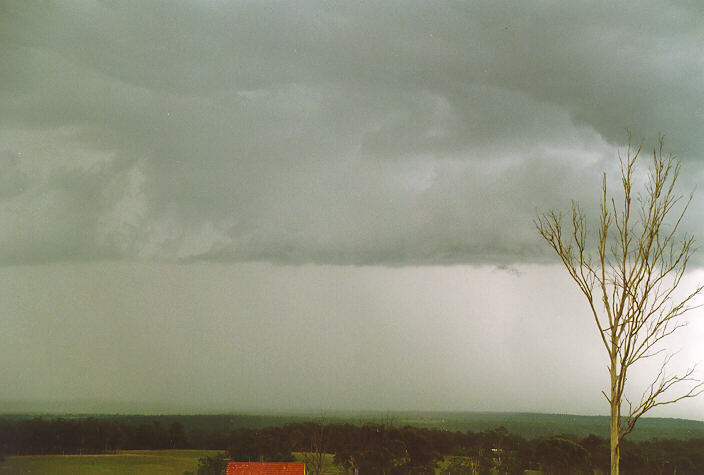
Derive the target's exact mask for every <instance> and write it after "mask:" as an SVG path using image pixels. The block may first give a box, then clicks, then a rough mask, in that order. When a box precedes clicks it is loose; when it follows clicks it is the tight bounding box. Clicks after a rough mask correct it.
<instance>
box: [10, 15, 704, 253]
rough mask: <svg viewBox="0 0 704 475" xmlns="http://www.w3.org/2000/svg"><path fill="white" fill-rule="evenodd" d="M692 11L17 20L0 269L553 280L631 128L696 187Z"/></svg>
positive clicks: (701, 65) (698, 34) (702, 99)
mask: <svg viewBox="0 0 704 475" xmlns="http://www.w3.org/2000/svg"><path fill="white" fill-rule="evenodd" d="M696 8H697V7H696V5H694V4H691V5H688V4H686V3H678V4H675V5H669V6H668V5H662V4H660V3H659V2H651V3H649V4H644V5H640V6H639V7H638V8H635V7H634V8H633V9H629V8H624V7H619V6H614V5H612V4H610V3H606V2H604V3H597V4H591V5H584V6H579V5H565V4H562V3H557V2H556V3H550V2H548V3H541V4H539V5H518V6H517V5H515V4H513V3H511V4H509V3H498V4H497V3H492V4H475V5H468V4H465V3H460V2H448V3H445V4H443V5H433V6H432V7H431V6H430V5H427V4H425V3H423V2H408V3H403V4H398V5H369V4H359V5H352V4H349V3H347V2H339V3H336V2H325V3H322V4H317V3H313V2H310V3H303V4H301V3H297V4H286V5H281V4H276V5H275V4H272V3H266V2H257V3H240V4H228V3H225V4H198V3H193V2H165V3H162V2H124V3H122V2H121V3H117V4H114V3H103V2H93V3H72V2H66V3H62V2H56V3H54V2H48V3H46V4H41V3H36V4H35V3H33V4H31V5H24V4H14V5H13V4H10V5H9V6H8V5H6V6H5V7H4V9H5V11H4V12H3V15H2V17H3V19H2V20H0V37H1V38H3V42H2V47H0V57H1V58H2V60H3V64H4V65H5V67H4V69H3V72H2V75H3V81H1V84H0V127H2V128H5V129H7V130H15V129H22V130H31V131H35V132H38V137H39V138H38V140H39V141H45V143H46V145H45V146H37V147H34V148H33V149H32V151H31V153H28V152H27V151H26V150H25V151H24V153H23V154H22V155H21V158H14V159H12V160H11V161H8V162H7V163H4V164H3V165H2V166H4V167H5V168H7V169H8V170H15V171H8V172H7V173H6V174H5V175H4V177H3V179H2V181H0V185H2V190H0V199H1V200H2V203H1V204H2V208H1V209H2V210H3V211H2V215H0V219H2V221H1V224H2V227H3V228H4V229H9V230H10V231H6V232H4V233H3V234H2V237H1V238H0V241H1V243H2V244H3V246H2V248H3V252H2V254H1V255H0V260H1V261H2V262H4V263H15V262H34V261H39V262H41V261H52V260H72V259H93V258H98V257H104V256H111V257H116V258H136V257H138V258H158V259H167V260H178V259H185V260H197V259H216V260H217V259H231V260H272V261H279V262H319V263H338V264H369V263H377V262H380V263H385V264H389V265H393V264H409V263H439V262H442V263H455V262H492V263H498V264H510V263H515V262H529V261H536V260H542V259H543V258H544V256H545V254H544V252H545V251H544V249H543V248H542V247H541V246H540V245H539V244H538V243H537V241H536V237H535V233H534V230H533V227H532V223H531V221H532V218H533V216H534V214H535V211H536V209H544V208H551V207H555V206H561V205H563V204H566V203H568V202H569V199H571V198H580V199H584V200H586V201H587V203H590V202H592V201H593V196H592V193H590V191H592V190H591V188H590V186H591V185H589V183H592V182H593V181H597V182H598V175H599V172H600V170H602V169H604V168H606V169H608V170H611V169H612V166H613V159H614V157H615V152H616V147H617V146H620V145H623V140H624V138H625V133H624V129H625V128H626V127H629V128H631V130H632V131H633V133H634V134H635V135H636V136H646V137H648V138H653V137H655V136H656V135H657V133H660V132H665V133H667V137H668V138H667V140H668V142H667V145H668V146H669V147H671V149H672V150H674V151H675V152H676V153H678V155H680V156H681V157H682V158H683V159H684V160H685V165H686V166H687V167H689V169H690V170H692V171H693V170H698V167H699V162H700V161H701V160H702V159H704V142H702V140H703V139H702V136H701V133H700V130H699V128H700V127H699V125H698V121H697V120H696V118H697V117H698V116H699V115H701V111H702V110H704V95H703V94H702V93H701V86H700V83H701V77H702V73H703V72H704V59H702V55H701V53H700V52H699V51H698V50H697V45H699V44H701V43H702V40H703V39H704V38H702V36H703V35H704V32H703V31H702V29H701V27H700V26H699V24H698V22H697V21H695V18H696V12H695V10H696ZM57 130H66V131H68V132H66V133H64V134H63V135H61V138H60V139H57V138H56V137H57V135H56V131H57ZM47 137H51V138H47ZM6 147H7V148H6ZM69 151H70V153H69ZM18 152H23V150H20V149H17V146H16V145H13V146H12V148H10V145H6V146H5V147H2V148H1V149H0V153H3V154H4V155H5V156H15V155H12V154H16V153H18ZM74 152H75V153H74ZM71 154H74V155H75V157H74V158H71V157H70V156H69V155H71ZM53 156H59V157H61V158H60V159H58V160H56V161H53V160H52V157H53ZM92 156H100V157H102V158H101V160H100V161H96V163H94V164H93V165H92V166H90V167H88V168H87V169H86V167H85V166H84V165H81V166H77V165H76V164H77V163H79V162H80V163H81V164H85V163H91V158H90V157H92ZM33 162H35V163H41V164H44V165H42V167H41V168H42V169H43V171H42V173H43V174H45V175H47V176H45V177H39V176H37V175H36V173H34V174H32V173H29V174H28V173H27V172H23V173H24V174H22V173H20V172H19V171H17V170H22V169H26V170H37V169H38V168H39V167H38V166H36V165H33ZM55 168H56V169H57V170H58V171H57V170H54V169H55ZM59 220H61V221H59Z"/></svg>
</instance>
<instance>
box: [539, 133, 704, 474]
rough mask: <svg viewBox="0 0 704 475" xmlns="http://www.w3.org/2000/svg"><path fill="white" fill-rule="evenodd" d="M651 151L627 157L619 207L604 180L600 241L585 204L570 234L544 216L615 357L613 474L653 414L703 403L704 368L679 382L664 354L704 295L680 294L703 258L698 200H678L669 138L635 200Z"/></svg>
mask: <svg viewBox="0 0 704 475" xmlns="http://www.w3.org/2000/svg"><path fill="white" fill-rule="evenodd" d="M641 147H642V143H641V144H640V145H638V146H637V147H634V146H632V145H631V137H630V134H629V136H628V148H627V155H626V157H625V158H624V157H622V156H621V155H620V154H619V160H620V164H621V184H622V187H623V197H622V198H619V200H618V201H617V200H616V198H614V197H612V196H610V195H609V194H608V193H607V188H606V174H605V173H604V175H603V182H602V197H601V212H600V214H599V221H598V223H597V226H596V229H595V234H594V235H592V234H591V233H590V229H589V227H588V225H587V218H586V216H585V213H584V212H583V210H582V208H581V207H580V206H579V204H577V203H576V202H572V211H571V213H570V218H571V219H570V223H569V224H568V225H564V224H563V222H562V214H561V213H560V212H559V211H549V212H547V213H545V214H542V215H540V216H539V217H538V218H537V220H536V222H535V225H536V227H537V229H538V232H539V233H540V235H541V236H542V237H543V239H545V240H546V241H547V242H548V243H549V244H550V246H552V248H553V249H554V251H555V252H556V253H557V255H558V256H559V258H560V259H561V260H562V263H563V264H564V265H565V267H566V268H567V271H568V272H569V274H570V276H571V277H572V279H573V280H574V281H575V282H576V284H577V286H578V287H579V289H580V291H581V292H582V293H583V294H584V296H585V297H586V299H587V303H588V305H589V309H590V311H591V313H592V315H593V317H594V322H595V323H596V326H597V328H598V330H599V336H600V337H601V341H602V343H603V344H604V348H605V349H606V352H607V354H608V358H609V366H608V368H609V394H606V392H602V393H603V394H604V396H605V397H606V399H607V401H608V402H609V406H610V438H611V443H610V451H611V473H612V474H617V473H618V471H619V457H620V444H621V442H622V441H623V438H624V437H625V436H626V435H627V434H629V433H630V432H631V431H632V430H633V427H634V425H635V423H636V421H638V419H639V418H640V417H641V416H642V415H643V414H645V413H646V412H647V411H649V410H650V409H652V408H654V407H656V406H660V405H664V404H671V403H674V402H677V401H680V400H682V399H685V398H690V397H694V396H696V395H698V394H700V393H701V392H702V384H704V383H703V382H701V381H699V380H697V379H695V378H694V367H692V368H690V369H689V370H687V371H685V372H684V373H683V374H675V375H672V374H670V373H669V372H668V371H667V369H668V366H669V363H670V361H671V358H672V354H671V353H664V348H663V347H662V346H661V345H660V344H661V343H662V341H663V339H664V338H666V337H668V336H669V335H672V334H673V333H674V332H675V331H677V330H678V329H679V328H681V327H682V326H683V325H684V324H685V322H683V321H682V319H681V318H680V317H681V316H682V315H683V314H684V313H686V312H687V311H688V310H691V309H692V308H693V307H692V302H693V299H694V298H695V297H696V296H697V295H698V294H699V293H700V292H701V291H702V289H703V288H704V287H703V286H698V287H696V288H695V289H694V290H692V291H691V292H690V293H689V294H687V295H684V296H678V295H676V292H675V291H676V289H677V287H678V286H679V284H680V282H681V280H682V277H683V276H684V274H685V270H686V268H687V264H688V263H689V259H690V257H691V256H692V253H693V252H694V247H693V244H694V239H693V237H692V236H686V235H685V236H681V235H680V233H679V232H678V227H679V225H680V222H681V221H682V218H683V216H684V214H685V212H686V210H687V206H688V205H689V203H690V202H691V199H692V197H691V195H690V197H689V200H685V201H683V200H682V196H680V195H677V194H676V192H675V182H676V181H677V177H678V175H679V170H680V165H679V161H678V160H676V159H675V157H674V156H673V155H671V154H670V155H663V140H662V138H660V140H659V141H658V146H657V147H656V148H655V149H654V150H653V160H652V164H651V166H650V169H649V175H648V182H647V184H646V186H645V188H644V190H643V192H642V193H640V194H636V195H635V196H634V195H633V192H632V187H633V184H634V178H633V173H634V168H635V164H636V160H637V158H638V156H639V155H640V152H641ZM667 219H671V220H670V221H669V222H668V221H667ZM657 355H663V360H662V364H661V365H660V367H659V370H658V371H656V372H655V374H654V377H653V378H652V380H651V384H650V385H649V386H648V387H647V388H646V389H645V391H643V393H642V396H641V397H640V399H639V400H637V401H635V402H632V401H631V400H629V399H628V398H627V397H626V395H625V387H626V381H627V374H628V371H629V370H630V369H631V368H632V367H633V365H635V364H636V363H637V362H639V361H642V360H645V359H648V358H652V357H654V356H657ZM624 399H625V402H626V404H627V405H628V407H627V408H626V407H625V405H624V404H623V402H624ZM622 410H624V413H623V414H622Z"/></svg>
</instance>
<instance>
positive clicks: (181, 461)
mask: <svg viewBox="0 0 704 475" xmlns="http://www.w3.org/2000/svg"><path fill="white" fill-rule="evenodd" d="M218 452H219V451H217V450H128V451H120V452H118V453H117V454H107V455H25V456H20V457H6V459H5V461H4V462H0V474H2V475H5V474H15V473H18V474H25V473H32V474H55V475H83V474H86V475H88V474H101V475H102V474H106V475H112V474H115V475H117V474H125V473H129V474H134V475H147V474H167V473H168V474H178V475H181V474H183V472H185V471H190V472H195V470H196V467H197V466H198V459H199V458H201V457H205V456H206V455H211V456H212V455H215V454H217V453H218Z"/></svg>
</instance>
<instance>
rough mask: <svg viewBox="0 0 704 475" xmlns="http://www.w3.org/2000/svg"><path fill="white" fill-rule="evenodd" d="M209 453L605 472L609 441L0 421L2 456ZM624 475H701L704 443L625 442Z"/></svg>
mask: <svg viewBox="0 0 704 475" xmlns="http://www.w3.org/2000/svg"><path fill="white" fill-rule="evenodd" d="M186 448H192V449H214V450H223V451H226V452H227V455H228V457H229V458H230V459H231V460H237V461H286V460H292V459H293V454H292V453H293V452H306V453H308V455H307V457H308V458H309V472H310V473H315V472H314V470H311V468H312V469H314V465H315V463H316V460H318V461H320V460H323V458H322V457H320V458H318V459H316V457H315V454H316V453H329V454H334V461H335V463H336V464H337V465H338V466H340V467H343V468H346V469H348V470H349V471H350V473H352V472H353V471H354V469H357V470H358V473H360V474H361V475H365V474H382V473H386V474H426V473H427V474H430V473H434V472H433V469H434V467H436V466H437V464H438V463H439V462H440V461H441V460H444V462H443V463H444V465H443V466H445V467H447V470H448V473H452V474H463V473H489V472H490V471H492V470H493V471H494V473H496V472H498V473H522V472H523V470H526V469H534V470H542V471H544V472H546V473H592V472H593V470H594V469H599V470H603V471H604V472H607V471H608V468H609V451H608V441H607V440H606V439H604V438H601V437H598V436H595V435H590V436H588V437H584V438H579V437H577V436H572V435H561V436H551V437H540V438H535V439H530V440H528V439H525V438H523V437H521V436H519V435H516V434H512V433H510V432H509V431H508V430H506V429H505V428H503V427H499V428H495V429H490V430H484V431H481V432H477V433H474V432H471V431H467V432H460V431H449V430H440V429H429V428H418V427H412V426H404V427H396V426H394V424H393V423H392V421H391V420H387V421H384V422H381V423H372V422H367V423H362V424H349V423H333V424H321V423H316V422H295V423H289V424H285V425H283V426H279V427H266V428H257V429H253V428H237V429H227V428H209V429H206V428H197V427H195V428H190V429H186V428H185V427H184V425H183V424H182V423H180V422H178V421H173V422H171V423H170V424H168V425H162V423H161V422H160V421H159V420H152V421H143V422H141V423H138V424H133V423H130V422H126V421H124V420H112V419H97V418H80V419H64V418H52V419H46V418H33V419H12V418H5V419H0V452H2V453H4V454H5V455H28V454H87V453H109V452H115V451H118V450H128V449H186ZM621 463H622V469H623V471H624V472H625V473H642V474H648V473H679V474H688V473H691V474H701V473H704V439H690V440H687V441H681V440H657V439H656V440H651V441H644V442H627V443H625V445H624V447H623V451H622V462H621Z"/></svg>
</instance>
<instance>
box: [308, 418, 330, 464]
mask: <svg viewBox="0 0 704 475" xmlns="http://www.w3.org/2000/svg"><path fill="white" fill-rule="evenodd" d="M325 421H326V418H325V417H323V418H322V420H321V422H319V423H315V424H313V426H312V428H311V435H310V450H309V451H308V452H306V454H305V455H304V457H303V461H304V462H305V463H306V468H307V470H308V471H309V472H310V473H311V475H321V474H322V473H324V471H325V465H326V457H327V454H326V453H325V449H326V447H325V445H326V444H325V442H326V438H327V434H326V433H325Z"/></svg>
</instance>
